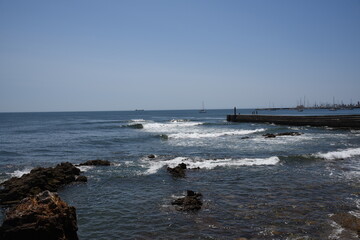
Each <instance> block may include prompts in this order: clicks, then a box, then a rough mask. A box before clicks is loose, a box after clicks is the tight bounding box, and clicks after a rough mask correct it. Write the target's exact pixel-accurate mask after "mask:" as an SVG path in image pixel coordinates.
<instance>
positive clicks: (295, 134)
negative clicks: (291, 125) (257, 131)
mask: <svg viewBox="0 0 360 240" xmlns="http://www.w3.org/2000/svg"><path fill="white" fill-rule="evenodd" d="M300 135H301V133H299V132H283V133H266V134H263V136H264V137H265V138H275V137H277V136H300Z"/></svg>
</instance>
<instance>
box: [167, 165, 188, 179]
mask: <svg viewBox="0 0 360 240" xmlns="http://www.w3.org/2000/svg"><path fill="white" fill-rule="evenodd" d="M185 170H186V164H185V163H180V164H179V165H177V166H176V167H174V168H171V167H168V168H167V171H168V172H169V173H171V175H172V176H173V177H179V178H183V177H185Z"/></svg>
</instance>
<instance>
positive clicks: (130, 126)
mask: <svg viewBox="0 0 360 240" xmlns="http://www.w3.org/2000/svg"><path fill="white" fill-rule="evenodd" d="M128 127H129V128H134V129H143V128H144V126H143V125H142V124H141V123H136V124H130V125H128Z"/></svg>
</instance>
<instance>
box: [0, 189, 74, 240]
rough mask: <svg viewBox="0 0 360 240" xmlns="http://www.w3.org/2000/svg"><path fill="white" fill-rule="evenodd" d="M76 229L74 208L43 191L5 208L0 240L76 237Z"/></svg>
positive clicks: (72, 239) (54, 195)
mask: <svg viewBox="0 0 360 240" xmlns="http://www.w3.org/2000/svg"><path fill="white" fill-rule="evenodd" d="M77 229H78V228H77V222H76V210H75V208H74V207H71V206H68V205H67V204H66V203H65V202H63V201H62V200H61V199H60V198H59V196H58V195H57V194H56V193H51V192H49V191H44V192H41V193H39V194H38V195H36V196H33V197H28V198H25V199H23V200H22V201H21V202H20V203H19V204H18V205H16V206H14V207H12V208H10V209H8V210H7V211H6V214H5V220H4V222H3V224H2V226H1V227H0V239H2V240H18V239H19V240H20V239H36V240H78V236H77V233H76V232H77Z"/></svg>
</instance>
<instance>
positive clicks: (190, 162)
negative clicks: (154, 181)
mask: <svg viewBox="0 0 360 240" xmlns="http://www.w3.org/2000/svg"><path fill="white" fill-rule="evenodd" d="M141 162H142V165H141V166H142V167H144V168H147V170H146V172H145V174H154V173H156V172H157V171H158V170H159V169H161V168H163V167H164V166H169V167H176V166H177V165H178V164H180V163H185V164H186V165H187V167H188V168H201V169H214V168H216V167H240V166H260V165H276V164H278V163H279V162H280V159H279V158H278V157H276V156H273V157H269V158H239V159H233V158H225V159H201V158H186V157H176V158H174V159H170V160H163V161H153V160H150V161H149V160H148V159H143V160H142V161H141Z"/></svg>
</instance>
